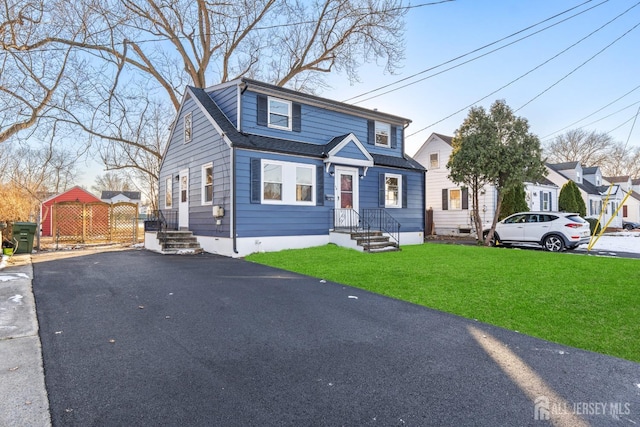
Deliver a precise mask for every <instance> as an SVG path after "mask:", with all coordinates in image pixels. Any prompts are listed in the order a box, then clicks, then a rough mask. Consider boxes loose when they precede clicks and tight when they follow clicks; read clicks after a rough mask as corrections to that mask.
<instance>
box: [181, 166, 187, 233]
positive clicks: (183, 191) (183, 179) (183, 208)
mask: <svg viewBox="0 0 640 427" xmlns="http://www.w3.org/2000/svg"><path fill="white" fill-rule="evenodd" d="M178 198H179V200H178V227H179V228H181V229H182V228H187V229H188V228H189V169H183V170H181V171H180V191H179V193H178Z"/></svg>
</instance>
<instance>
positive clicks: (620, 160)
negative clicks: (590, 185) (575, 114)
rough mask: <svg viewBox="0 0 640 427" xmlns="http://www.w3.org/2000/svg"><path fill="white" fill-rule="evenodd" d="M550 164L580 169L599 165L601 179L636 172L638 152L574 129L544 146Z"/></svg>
mask: <svg viewBox="0 0 640 427" xmlns="http://www.w3.org/2000/svg"><path fill="white" fill-rule="evenodd" d="M545 154H546V155H547V156H548V161H549V162H551V163H563V162H580V164H582V165H583V166H599V167H600V170H601V171H602V174H603V175H605V176H621V175H630V176H632V177H637V176H638V174H639V173H640V149H638V148H637V147H636V148H634V147H628V146H627V145H624V144H623V143H621V142H618V141H614V139H613V138H612V137H611V136H610V135H609V134H607V133H604V132H596V131H586V130H583V129H574V130H570V131H567V132H566V133H565V134H562V135H560V136H558V137H556V138H555V140H553V141H552V142H551V143H550V144H548V145H547V146H546V149H545Z"/></svg>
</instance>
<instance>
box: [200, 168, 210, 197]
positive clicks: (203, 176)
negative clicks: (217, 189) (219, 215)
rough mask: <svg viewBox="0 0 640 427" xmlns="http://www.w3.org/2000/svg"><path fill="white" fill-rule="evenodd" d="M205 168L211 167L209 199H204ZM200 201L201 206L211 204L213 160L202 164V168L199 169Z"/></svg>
mask: <svg viewBox="0 0 640 427" xmlns="http://www.w3.org/2000/svg"><path fill="white" fill-rule="evenodd" d="M207 168H211V200H210V201H207V200H206V199H205V197H206V194H207V193H206V191H205V189H206V177H207V173H206V170H207ZM200 202H201V203H202V205H203V206H208V205H213V162H209V163H206V164H204V165H202V168H201V169H200Z"/></svg>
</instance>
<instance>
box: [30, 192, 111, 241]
mask: <svg viewBox="0 0 640 427" xmlns="http://www.w3.org/2000/svg"><path fill="white" fill-rule="evenodd" d="M61 202H80V203H94V202H97V203H100V202H101V200H100V199H98V198H97V197H96V196H94V195H93V194H91V193H89V192H88V191H86V190H85V189H83V188H81V187H78V186H75V187H73V188H71V189H69V190H67V191H64V192H62V193H59V194H56V195H54V196H51V197H49V198H48V199H46V200H44V201H43V202H42V204H41V205H40V228H41V230H42V236H45V237H49V236H53V235H55V230H54V228H55V225H54V222H55V221H54V220H55V217H56V215H55V205H56V203H61Z"/></svg>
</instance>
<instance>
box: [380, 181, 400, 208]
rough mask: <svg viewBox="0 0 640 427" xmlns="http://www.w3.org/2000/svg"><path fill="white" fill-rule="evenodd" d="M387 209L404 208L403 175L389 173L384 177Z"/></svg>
mask: <svg viewBox="0 0 640 427" xmlns="http://www.w3.org/2000/svg"><path fill="white" fill-rule="evenodd" d="M384 194H385V198H384V206H385V208H400V207H402V175H396V174H391V173H387V174H385V176H384Z"/></svg>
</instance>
